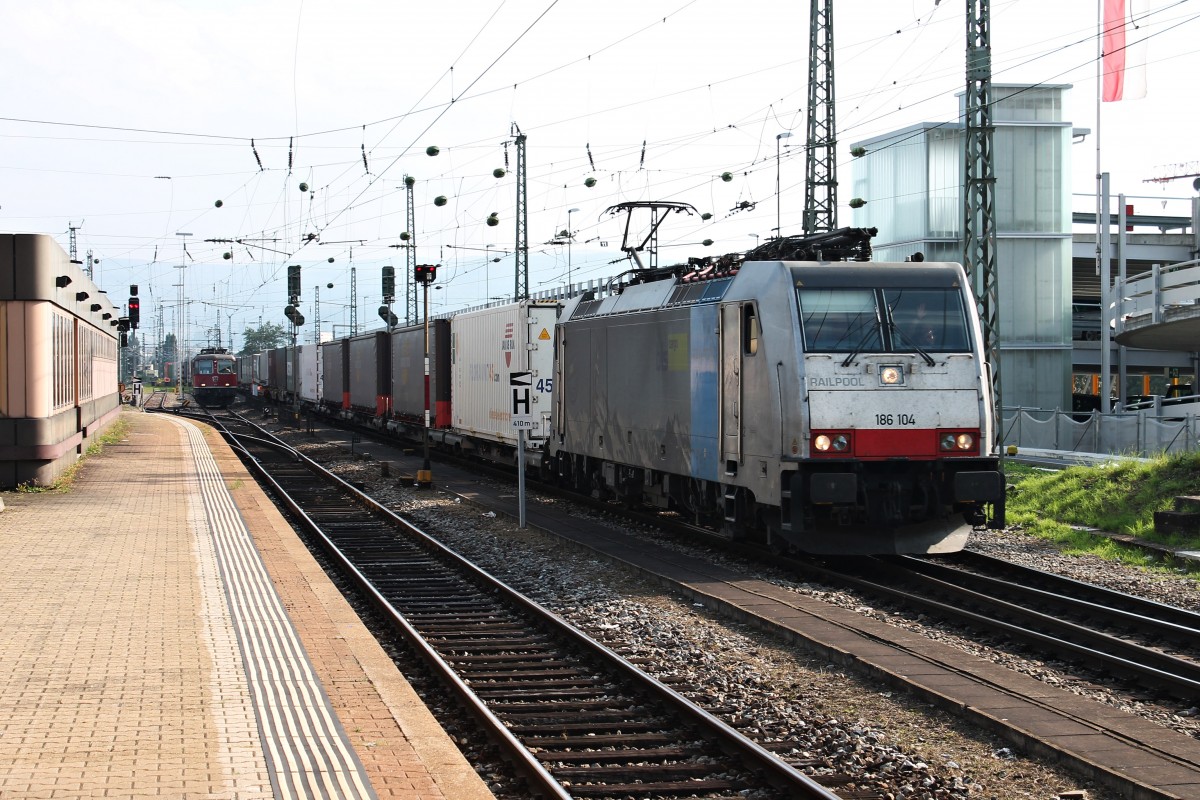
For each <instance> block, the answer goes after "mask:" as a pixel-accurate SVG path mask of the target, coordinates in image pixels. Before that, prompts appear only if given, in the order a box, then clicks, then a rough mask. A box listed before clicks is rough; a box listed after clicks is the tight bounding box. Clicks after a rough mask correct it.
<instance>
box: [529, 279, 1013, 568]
mask: <svg viewBox="0 0 1200 800" xmlns="http://www.w3.org/2000/svg"><path fill="white" fill-rule="evenodd" d="M926 325H927V326H928V327H929V328H930V331H928V332H927V331H924V330H922V331H921V332H918V327H919V326H926ZM931 333H932V335H933V336H934V337H935V338H932V339H931V338H929V336H930V334H931ZM981 342H982V336H981V334H980V329H979V320H978V317H977V314H976V312H975V309H974V304H973V302H972V301H971V298H970V294H969V292H968V291H967V287H966V279H965V276H964V273H963V271H962V268H961V267H960V266H958V265H957V264H942V263H893V264H883V263H857V262H832V263H831V262H783V261H759V262H746V263H743V264H741V265H740V269H738V270H737V271H736V273H735V274H732V275H728V274H727V275H725V276H722V277H717V278H713V279H709V280H704V279H699V280H692V281H688V280H687V279H679V278H672V279H670V280H660V281H653V282H648V283H642V284H635V285H631V286H627V287H625V289H624V290H623V292H622V293H621V294H619V295H616V296H612V297H607V298H604V299H602V300H590V301H588V300H583V301H572V302H569V303H568V304H567V305H566V306H565V308H564V309H563V313H562V316H561V318H560V320H559V324H558V326H557V342H556V344H557V366H556V375H555V402H554V415H553V420H552V431H551V433H552V435H551V442H550V458H549V462H548V466H549V467H550V468H551V469H552V470H553V471H554V472H556V473H557V475H558V476H559V477H560V479H561V480H563V481H565V482H567V483H570V484H572V485H574V486H575V487H576V488H580V489H584V490H587V491H591V492H592V493H594V494H598V495H601V496H612V497H617V498H622V499H626V500H629V501H631V502H632V501H645V502H650V503H653V504H656V505H658V506H659V507H662V508H673V509H676V510H678V511H680V512H681V513H684V514H686V515H688V516H689V517H693V518H695V519H696V520H697V521H702V522H706V523H709V524H713V523H717V524H720V525H721V526H722V527H723V529H724V530H725V531H726V532H727V533H728V534H729V535H731V536H747V537H761V538H765V539H766V540H767V541H769V542H770V543H771V544H773V545H776V546H779V547H781V548H783V549H794V550H801V551H804V552H809V553H839V554H840V553H892V552H901V553H934V552H952V551H955V550H958V549H961V548H962V547H963V546H964V544H965V542H966V538H967V535H968V533H969V532H970V529H971V526H972V525H977V524H982V523H984V522H985V521H987V516H988V513H989V511H990V512H991V513H992V517H993V519H992V522H993V523H994V524H996V523H1001V522H1002V518H1003V479H1002V476H1001V474H1000V472H999V469H998V459H997V458H996V456H994V455H992V450H993V432H992V430H991V419H992V412H991V398H990V395H989V394H988V386H989V381H988V380H987V378H986V374H985V372H986V369H987V366H986V362H985V360H984V358H983V350H982V344H981Z"/></svg>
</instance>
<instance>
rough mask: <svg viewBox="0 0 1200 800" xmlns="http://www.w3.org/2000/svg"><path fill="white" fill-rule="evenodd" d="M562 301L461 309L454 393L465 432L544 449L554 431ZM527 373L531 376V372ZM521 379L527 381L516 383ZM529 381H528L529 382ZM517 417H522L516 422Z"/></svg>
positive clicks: (455, 324) (456, 323)
mask: <svg viewBox="0 0 1200 800" xmlns="http://www.w3.org/2000/svg"><path fill="white" fill-rule="evenodd" d="M557 315H558V303H556V302H553V301H538V300H529V301H523V302H521V303H515V304H510V305H505V306H496V307H494V308H486V309H482V310H479V311H469V312H464V313H461V314H458V315H456V316H455V317H454V319H453V320H452V321H451V327H450V339H451V376H452V378H451V380H452V386H451V394H452V396H453V398H454V405H453V408H452V415H453V418H454V427H455V429H456V430H458V431H459V432H460V433H463V434H466V435H470V436H476V437H479V438H482V439H487V440H490V441H495V442H502V443H505V444H516V442H517V432H518V428H517V427H514V425H515V424H519V423H520V421H521V420H522V419H525V420H527V421H528V423H529V424H532V425H533V426H534V427H531V428H526V429H525V431H526V442H527V443H528V445H529V446H530V447H532V448H534V449H539V448H540V447H541V444H542V442H544V440H545V438H546V435H547V434H548V432H549V425H550V410H551V407H552V391H553V388H554V324H555V320H556V318H557ZM526 373H527V375H525V374H526ZM515 380H521V381H522V385H521V386H514V385H513V383H514V381H515ZM526 380H527V383H526V382H525V381H526ZM514 416H516V417H517V420H516V421H514Z"/></svg>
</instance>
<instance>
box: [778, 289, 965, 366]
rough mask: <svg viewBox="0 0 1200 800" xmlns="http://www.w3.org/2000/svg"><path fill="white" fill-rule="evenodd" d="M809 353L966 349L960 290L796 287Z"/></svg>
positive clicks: (802, 327) (957, 351)
mask: <svg viewBox="0 0 1200 800" xmlns="http://www.w3.org/2000/svg"><path fill="white" fill-rule="evenodd" d="M796 294H797V298H798V300H799V302H800V325H801V330H802V333H803V336H804V349H805V351H807V352H809V353H862V352H888V353H964V352H969V351H970V350H971V337H970V334H969V333H968V331H967V314H966V309H965V308H964V307H963V299H962V294H961V293H960V292H959V291H958V290H957V289H940V288H919V287H918V288H904V289H900V288H888V289H849V288H847V289H806V288H798V289H797V290H796Z"/></svg>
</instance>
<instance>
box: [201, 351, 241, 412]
mask: <svg viewBox="0 0 1200 800" xmlns="http://www.w3.org/2000/svg"><path fill="white" fill-rule="evenodd" d="M190 366H191V370H190V371H191V376H192V397H194V398H195V399H196V402H197V403H199V404H200V405H202V406H215V407H218V408H225V407H226V406H228V405H229V404H230V403H232V402H233V398H234V396H235V395H236V394H237V390H238V389H237V358H235V357H234V356H233V355H231V354H230V352H229V351H228V350H226V349H225V348H223V347H205V348H204V349H202V350H201V351H200V352H199V354H197V355H195V356H193V357H192V360H191V364H190Z"/></svg>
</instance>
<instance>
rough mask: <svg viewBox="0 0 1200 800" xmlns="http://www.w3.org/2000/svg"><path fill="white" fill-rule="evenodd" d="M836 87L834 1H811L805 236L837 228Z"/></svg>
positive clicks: (780, 234) (778, 233)
mask: <svg viewBox="0 0 1200 800" xmlns="http://www.w3.org/2000/svg"><path fill="white" fill-rule="evenodd" d="M833 88H834V83H833V0H812V6H811V11H810V14H809V26H808V134H807V139H806V147H805V182H804V232H805V233H806V234H809V233H823V232H826V231H832V230H834V229H835V228H837V153H836V150H837V128H836V127H835V120H834V109H833V101H834V93H833ZM776 234H777V235H778V236H783V231H776Z"/></svg>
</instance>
